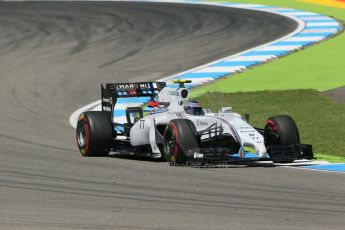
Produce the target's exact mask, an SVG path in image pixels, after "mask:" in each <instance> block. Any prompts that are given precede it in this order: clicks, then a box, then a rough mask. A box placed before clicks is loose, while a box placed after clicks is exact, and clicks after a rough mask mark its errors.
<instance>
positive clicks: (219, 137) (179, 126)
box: [76, 80, 313, 165]
mask: <svg viewBox="0 0 345 230" xmlns="http://www.w3.org/2000/svg"><path fill="white" fill-rule="evenodd" d="M190 82H191V81H188V80H184V81H176V82H175V83H177V84H178V87H167V86H166V83H165V82H136V83H111V84H106V86H105V87H104V86H103V85H102V111H88V112H84V113H82V114H81V115H80V117H79V120H78V124H77V129H76V136H77V144H78V147H79V150H80V152H81V154H82V155H83V156H95V155H104V154H108V153H109V152H110V151H112V152H115V153H121V154H123V153H125V154H138V155H148V156H151V157H154V158H163V159H165V160H166V161H168V162H170V163H171V164H178V165H180V164H189V163H196V162H197V163H199V164H205V163H208V162H238V161H253V160H255V161H256V160H272V161H273V162H279V163H287V162H293V161H294V160H296V159H312V158H313V151H312V146H311V145H306V144H301V143H300V137H299V132H298V128H297V126H296V124H295V122H294V121H293V119H292V118H291V117H289V116H287V115H279V116H274V117H270V118H269V119H268V120H267V121H266V124H265V126H264V128H263V129H260V128H255V127H252V126H251V125H250V124H249V121H248V120H249V116H246V118H245V119H243V118H242V116H241V115H240V114H238V113H235V112H233V111H232V108H231V107H223V108H221V109H220V111H219V112H217V113H213V112H211V111H210V110H208V109H204V108H202V107H201V105H200V104H199V103H198V102H197V101H190V100H189V99H188V98H189V90H188V89H187V88H186V87H185V83H190ZM139 97H145V98H149V101H148V104H147V105H148V107H149V110H148V109H144V108H143V107H127V108H126V122H119V120H118V118H117V116H116V109H115V105H116V102H117V99H118V98H139Z"/></svg>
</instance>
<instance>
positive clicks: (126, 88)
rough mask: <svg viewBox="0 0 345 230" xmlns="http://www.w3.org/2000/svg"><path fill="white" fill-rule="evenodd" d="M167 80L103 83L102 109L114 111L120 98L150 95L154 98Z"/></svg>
mask: <svg viewBox="0 0 345 230" xmlns="http://www.w3.org/2000/svg"><path fill="white" fill-rule="evenodd" d="M165 86H166V83H165V82H151V81H150V82H133V83H107V84H106V85H105V87H104V86H103V84H102V85H101V92H102V94H101V97H102V111H104V112H112V110H113V108H114V106H115V104H116V102H117V99H118V98H129V97H150V98H151V99H153V98H154V97H155V96H156V95H157V94H158V92H159V91H160V90H161V89H163V88H164V87H165Z"/></svg>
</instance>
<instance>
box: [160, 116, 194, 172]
mask: <svg viewBox="0 0 345 230" xmlns="http://www.w3.org/2000/svg"><path fill="white" fill-rule="evenodd" d="M198 138H199V137H198V133H197V131H196V128H195V126H194V124H193V122H192V121H190V120H186V119H175V120H171V121H170V122H169V124H168V125H167V128H166V130H165V132H164V147H163V154H164V158H165V160H166V161H168V162H169V163H170V164H172V165H183V164H186V160H187V158H188V156H189V154H191V152H192V151H190V150H196V149H198V148H199V141H198Z"/></svg>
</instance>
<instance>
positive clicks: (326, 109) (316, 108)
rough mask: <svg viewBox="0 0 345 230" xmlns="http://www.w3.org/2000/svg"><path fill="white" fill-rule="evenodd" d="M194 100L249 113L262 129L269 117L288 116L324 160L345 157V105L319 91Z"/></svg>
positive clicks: (205, 96) (208, 96) (212, 96)
mask: <svg viewBox="0 0 345 230" xmlns="http://www.w3.org/2000/svg"><path fill="white" fill-rule="evenodd" d="M195 99H196V100H199V101H200V102H202V104H203V106H204V107H207V108H211V109H212V110H214V111H217V110H218V109H219V108H220V107H222V106H227V105H231V106H232V107H233V108H234V110H235V111H236V112H239V113H241V114H244V113H246V112H249V113H250V114H251V118H250V120H251V124H252V125H253V126H255V127H263V125H264V122H265V120H266V119H267V118H268V117H270V116H274V115H278V114H288V115H290V116H292V117H293V119H294V120H295V121H296V123H297V125H298V127H299V131H300V136H301V141H302V142H303V143H307V144H308V143H309V144H313V147H314V152H316V153H318V156H319V157H320V158H321V159H325V158H326V157H327V156H325V154H326V155H335V156H339V157H345V129H344V128H343V127H345V116H343V114H345V106H344V105H342V104H339V103H337V102H335V101H334V100H333V99H331V98H329V97H325V96H321V95H319V92H317V91H316V90H312V89H309V90H287V91H262V92H249V93H212V94H203V95H201V96H198V97H196V98H195ZM320 153H323V154H321V155H320ZM334 159H337V160H340V158H334ZM343 159H345V158H343Z"/></svg>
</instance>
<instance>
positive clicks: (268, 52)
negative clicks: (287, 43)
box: [243, 50, 289, 56]
mask: <svg viewBox="0 0 345 230" xmlns="http://www.w3.org/2000/svg"><path fill="white" fill-rule="evenodd" d="M288 52H289V51H285V50H275V51H251V52H249V53H246V54H243V56H257V55H260V56H261V55H275V56H280V55H284V54H286V53H288Z"/></svg>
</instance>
